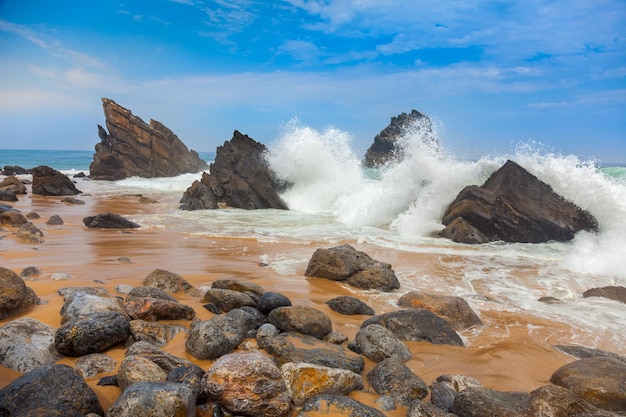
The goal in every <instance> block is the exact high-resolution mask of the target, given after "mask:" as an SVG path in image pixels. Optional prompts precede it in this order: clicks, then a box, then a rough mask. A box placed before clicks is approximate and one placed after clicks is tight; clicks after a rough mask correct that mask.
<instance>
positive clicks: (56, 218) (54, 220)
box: [46, 214, 64, 226]
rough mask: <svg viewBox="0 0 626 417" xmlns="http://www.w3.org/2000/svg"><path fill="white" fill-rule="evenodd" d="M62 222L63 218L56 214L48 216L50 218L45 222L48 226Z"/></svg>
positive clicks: (58, 224)
mask: <svg viewBox="0 0 626 417" xmlns="http://www.w3.org/2000/svg"><path fill="white" fill-rule="evenodd" d="M63 223H64V222H63V219H62V218H61V217H60V216H58V215H56V214H53V215H52V216H50V218H49V219H48V221H47V222H46V224H47V225H48V226H61V225H62V224H63Z"/></svg>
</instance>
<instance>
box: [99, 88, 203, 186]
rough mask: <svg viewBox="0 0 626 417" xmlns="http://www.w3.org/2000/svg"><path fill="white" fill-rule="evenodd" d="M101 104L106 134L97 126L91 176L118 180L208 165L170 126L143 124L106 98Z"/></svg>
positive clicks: (170, 172) (159, 175)
mask: <svg viewBox="0 0 626 417" xmlns="http://www.w3.org/2000/svg"><path fill="white" fill-rule="evenodd" d="M102 107H103V109H104V116H105V118H106V127H107V129H108V130H109V133H107V131H106V130H105V129H104V128H103V127H102V126H100V125H98V136H100V143H98V144H96V153H95V154H94V156H93V162H92V163H91V164H90V165H89V172H90V175H89V176H90V177H91V178H93V179H96V180H110V181H113V180H120V179H124V178H128V177H133V176H138V177H144V178H155V177H173V176H176V175H180V174H184V173H188V172H191V173H195V172H200V171H202V170H205V169H207V168H208V166H207V164H206V162H204V161H203V160H201V159H200V157H199V156H198V153H197V152H196V151H194V150H188V149H187V147H186V146H185V144H184V143H183V142H182V141H181V140H180V139H178V136H176V135H175V134H174V133H173V132H172V131H171V130H170V129H168V128H167V127H165V126H164V125H163V124H161V123H160V122H157V121H156V120H152V119H151V120H150V124H149V125H148V124H146V123H145V122H144V121H143V120H141V119H140V118H139V117H137V116H134V115H133V114H132V113H131V111H130V110H128V109H125V108H124V107H122V106H120V105H118V104H117V103H115V102H114V101H113V100H111V99H108V98H103V99H102Z"/></svg>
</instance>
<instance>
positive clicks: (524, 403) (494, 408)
mask: <svg viewBox="0 0 626 417" xmlns="http://www.w3.org/2000/svg"><path fill="white" fill-rule="evenodd" d="M529 399H530V396H529V394H527V393H522V392H500V391H495V390H492V389H489V388H485V387H470V388H467V389H465V390H463V391H461V392H460V393H459V395H458V396H457V397H456V399H455V400H454V405H453V406H452V410H450V411H451V412H452V413H454V414H457V415H459V416H463V417H484V416H498V417H520V416H524V415H526V410H527V409H528V403H529Z"/></svg>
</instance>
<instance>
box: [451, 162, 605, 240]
mask: <svg viewBox="0 0 626 417" xmlns="http://www.w3.org/2000/svg"><path fill="white" fill-rule="evenodd" d="M442 222H443V224H444V225H446V228H445V229H444V230H443V231H442V232H441V236H443V237H446V238H449V239H452V240H454V241H455V242H461V243H485V242H492V241H498V240H502V241H505V242H526V243H538V242H547V241H549V240H556V241H566V240H571V239H572V238H573V237H574V235H575V234H576V233H577V232H578V231H580V230H589V231H597V229H598V223H597V221H596V219H595V218H594V217H593V216H592V215H591V214H590V213H588V212H587V211H584V210H582V209H580V208H579V207H577V206H576V205H574V204H573V203H571V202H569V201H566V200H565V199H563V197H561V196H559V195H558V194H556V193H555V192H554V191H553V190H552V188H551V187H550V186H549V185H547V184H546V183H544V182H542V181H540V180H539V179H537V177H535V176H534V175H532V174H531V173H529V172H528V171H526V170H525V169H524V168H522V167H521V166H519V165H518V164H516V163H515V162H513V161H507V162H506V163H505V164H504V165H503V166H502V167H501V168H500V169H499V170H497V171H496V172H494V173H493V174H492V175H491V177H489V179H488V180H487V181H486V182H485V183H484V184H483V185H482V186H480V187H478V186H475V185H471V186H468V187H465V188H464V189H463V190H461V192H460V193H459V195H458V196H457V198H456V199H455V200H454V201H453V202H452V204H450V206H449V207H448V209H447V210H446V212H445V214H444V216H443V221H442Z"/></svg>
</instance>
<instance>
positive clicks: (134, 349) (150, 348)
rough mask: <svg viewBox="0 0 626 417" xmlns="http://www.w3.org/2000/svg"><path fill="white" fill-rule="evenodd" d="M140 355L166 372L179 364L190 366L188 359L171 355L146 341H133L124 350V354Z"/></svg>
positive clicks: (179, 365)
mask: <svg viewBox="0 0 626 417" xmlns="http://www.w3.org/2000/svg"><path fill="white" fill-rule="evenodd" d="M132 355H136V356H141V357H143V358H146V359H149V360H151V361H152V362H154V363H156V364H157V365H159V367H160V368H161V369H163V370H164V371H165V372H166V373H169V372H171V371H172V370H173V369H176V368H178V367H181V366H190V365H193V363H192V362H191V361H190V360H187V359H183V358H179V357H178V356H175V355H172V354H171V353H168V352H166V351H164V350H162V349H159V348H158V347H156V346H154V345H152V344H150V343H148V342H141V341H140V342H135V343H133V344H132V345H130V347H129V348H128V349H127V350H126V356H132Z"/></svg>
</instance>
